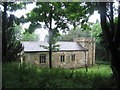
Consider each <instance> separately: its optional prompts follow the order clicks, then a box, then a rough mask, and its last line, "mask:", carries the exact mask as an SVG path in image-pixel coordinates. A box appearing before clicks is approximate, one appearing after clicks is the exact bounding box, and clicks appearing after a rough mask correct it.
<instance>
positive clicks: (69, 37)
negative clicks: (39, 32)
mask: <svg viewBox="0 0 120 90" xmlns="http://www.w3.org/2000/svg"><path fill="white" fill-rule="evenodd" d="M76 37H91V32H90V30H83V29H82V28H80V27H76V29H74V28H72V29H71V30H69V31H68V32H67V33H64V34H61V35H60V36H59V37H58V39H57V41H73V39H74V38H76Z"/></svg>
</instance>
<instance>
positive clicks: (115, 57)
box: [111, 47, 120, 88]
mask: <svg viewBox="0 0 120 90" xmlns="http://www.w3.org/2000/svg"><path fill="white" fill-rule="evenodd" d="M111 56H112V58H111V68H112V71H113V74H114V76H115V79H116V82H117V87H118V88H120V58H119V53H118V50H117V48H116V47H115V48H113V49H112V50H111Z"/></svg>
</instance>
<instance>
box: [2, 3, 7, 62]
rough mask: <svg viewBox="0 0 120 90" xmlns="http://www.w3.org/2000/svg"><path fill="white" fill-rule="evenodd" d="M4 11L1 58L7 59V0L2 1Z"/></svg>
mask: <svg viewBox="0 0 120 90" xmlns="http://www.w3.org/2000/svg"><path fill="white" fill-rule="evenodd" d="M3 7H4V11H3V14H2V59H3V61H7V59H6V57H7V56H6V49H7V41H6V21H7V13H6V11H7V2H4V3H3Z"/></svg>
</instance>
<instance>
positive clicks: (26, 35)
mask: <svg viewBox="0 0 120 90" xmlns="http://www.w3.org/2000/svg"><path fill="white" fill-rule="evenodd" d="M38 40H39V37H38V35H36V34H35V33H31V34H30V33H28V32H27V33H23V34H22V39H21V41H38Z"/></svg>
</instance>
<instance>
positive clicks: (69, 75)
mask: <svg viewBox="0 0 120 90" xmlns="http://www.w3.org/2000/svg"><path fill="white" fill-rule="evenodd" d="M2 69H3V88H114V87H116V86H115V81H114V79H113V78H112V71H111V68H110V67H109V65H95V66H94V67H90V68H88V72H86V71H85V68H80V69H62V68H53V69H49V68H42V69H40V68H37V67H36V66H28V65H26V64H23V65H19V64H17V63H15V62H12V63H4V64H3V68H2Z"/></svg>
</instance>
